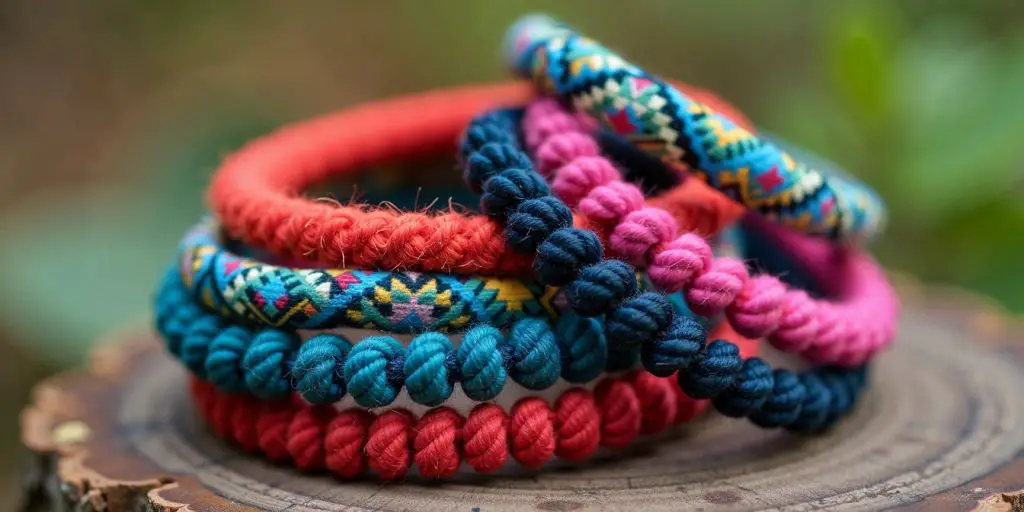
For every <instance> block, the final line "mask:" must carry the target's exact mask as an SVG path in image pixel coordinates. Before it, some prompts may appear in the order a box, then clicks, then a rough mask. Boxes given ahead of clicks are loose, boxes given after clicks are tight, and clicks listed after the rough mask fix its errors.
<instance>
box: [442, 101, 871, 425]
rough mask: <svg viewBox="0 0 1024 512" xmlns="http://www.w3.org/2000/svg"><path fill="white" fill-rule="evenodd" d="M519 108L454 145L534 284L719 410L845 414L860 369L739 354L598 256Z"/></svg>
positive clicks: (616, 347)
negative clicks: (543, 172) (554, 185)
mask: <svg viewBox="0 0 1024 512" xmlns="http://www.w3.org/2000/svg"><path fill="white" fill-rule="evenodd" d="M521 115H522V112H521V111H520V110H499V111H494V112H488V113H485V114H482V115H480V116H477V117H476V118H475V119H474V120H473V121H472V122H471V123H470V126H469V128H468V129H467V130H466V133H465V137H464V139H463V142H462V145H461V147H460V157H461V158H462V161H463V163H464V165H465V178H466V181H467V183H468V185H469V187H470V188H471V189H472V190H473V191H475V192H478V193H480V194H481V207H482V209H483V210H484V211H485V212H486V213H487V214H489V215H491V216H492V217H494V218H495V219H497V220H499V221H500V222H503V223H504V224H505V236H506V240H507V243H508V244H509V246H510V247H512V248H513V249H514V250H516V251H518V252H522V253H534V252H535V253H536V258H535V261H534V269H535V270H536V271H537V275H538V277H539V278H540V280H541V282H542V283H544V284H547V285H550V286H563V285H564V286H567V297H568V300H569V306H570V308H571V309H573V310H574V311H575V312H577V313H579V314H580V315H582V316H587V317H597V316H602V315H603V317H604V321H605V330H606V333H607V339H608V341H609V350H610V351H627V350H630V349H632V348H635V347H640V351H641V360H642V362H643V364H644V366H645V367H646V368H647V369H648V371H650V372H651V373H654V374H656V375H659V376H666V375H671V374H672V373H673V372H677V371H678V376H677V378H678V381H679V386H680V388H681V389H682V390H683V391H684V392H686V393H687V394H688V395H690V396H691V397H694V398H701V399H703V398H708V399H712V401H713V403H714V404H715V406H716V407H717V408H718V410H719V411H721V412H722V413H723V414H726V415H728V416H733V417H743V416H749V417H750V419H751V421H753V422H754V423H755V424H757V425H760V426H762V427H786V428H790V429H793V430H818V429H822V428H826V427H828V426H829V425H831V424H832V423H833V422H834V421H835V420H836V419H838V418H839V417H841V416H843V415H845V414H847V413H848V412H850V410H851V409H852V408H853V406H854V404H855V403H856V398H857V397H858V396H859V395H860V393H861V391H862V390H863V388H864V385H865V381H866V375H867V367H866V366H860V367H857V368H831V367H822V368H816V369H813V370H810V371H807V372H804V373H802V374H799V375H796V374H794V373H792V372H790V371H788V370H784V369H777V370H772V369H771V368H770V367H769V365H768V364H767V363H765V362H764V361H763V360H761V359H760V358H756V357H753V358H749V359H746V360H743V359H742V358H741V357H740V354H739V349H738V347H737V346H736V345H734V344H732V343H730V342H728V341H724V340H716V341H712V342H711V343H706V342H707V333H706V331H705V330H704V328H703V327H702V326H701V325H700V324H699V323H698V322H696V321H695V320H693V319H689V318H685V317H680V316H677V315H674V314H673V311H672V306H671V304H670V303H669V301H668V299H667V298H666V297H665V296H664V295H662V294H658V293H652V292H646V293H639V294H638V293H637V291H638V286H637V281H636V271H635V269H633V268H632V267H631V266H630V265H628V264H626V263H624V262H622V261H618V260H614V259H606V258H604V254H603V249H602V246H601V244H600V242H599V241H598V239H597V236H596V235H594V234H593V233H591V232H589V231H587V230H583V229H579V228H575V227H573V226H572V212H571V210H570V209H569V207H568V206H567V205H566V204H565V203H563V202H562V201H561V200H559V199H558V198H556V197H554V196H553V195H552V194H551V192H550V189H549V188H548V186H547V184H546V183H545V181H544V179H543V178H542V177H541V176H540V175H539V174H538V173H537V172H536V171H535V170H534V169H533V164H532V162H531V161H530V158H529V157H528V156H527V155H526V154H525V153H524V152H523V151H522V149H521V147H520V143H519V134H518V130H517V126H518V121H519V118H520V117H521Z"/></svg>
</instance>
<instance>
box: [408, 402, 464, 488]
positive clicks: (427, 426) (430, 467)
mask: <svg viewBox="0 0 1024 512" xmlns="http://www.w3.org/2000/svg"><path fill="white" fill-rule="evenodd" d="M462 423H463V420H462V416H459V413H457V412H455V411H454V410H452V409H449V408H447V407H438V408H437V409H432V410H431V411H429V412H427V413H426V414H424V415H423V417H422V418H420V421H419V423H418V424H417V425H416V436H415V438H414V439H413V451H414V452H415V454H416V456H415V459H416V465H417V466H418V467H419V468H420V474H421V475H423V476H425V477H429V478H443V477H446V476H451V475H454V474H455V472H456V471H458V470H459V463H460V462H461V457H460V456H459V446H461V445H462Z"/></svg>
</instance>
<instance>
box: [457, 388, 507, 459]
mask: <svg viewBox="0 0 1024 512" xmlns="http://www.w3.org/2000/svg"><path fill="white" fill-rule="evenodd" d="M507 429H508V418H507V417H506V416H505V411H503V410H502V409H501V407H498V406H497V405H494V404H480V405H478V406H476V407H475V408H473V411H472V412H470V413H469V418H467V419H466V424H465V425H464V426H463V427H462V435H463V439H464V442H465V444H464V445H463V455H464V456H465V457H466V464H469V466H470V467H471V468H473V469H474V470H475V471H477V472H479V473H490V472H491V471H494V470H496V469H498V468H500V467H501V466H503V465H504V464H505V461H506V460H508V443H507V442H506V441H505V440H506V439H507V438H508V430H507Z"/></svg>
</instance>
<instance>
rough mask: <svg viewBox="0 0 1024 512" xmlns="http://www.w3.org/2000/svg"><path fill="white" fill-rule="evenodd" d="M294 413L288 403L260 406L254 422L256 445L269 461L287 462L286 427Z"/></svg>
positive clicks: (271, 403)
mask: <svg viewBox="0 0 1024 512" xmlns="http://www.w3.org/2000/svg"><path fill="white" fill-rule="evenodd" d="M295 412H296V410H295V408H294V407H293V406H292V404H290V403H288V402H264V403H261V404H260V415H259V419H257V420H256V437H257V443H256V444H257V445H258V446H259V448H260V451H261V452H263V453H265V454H266V455H267V458H268V459H270V460H271V461H274V462H283V461H285V460H288V425H289V424H291V422H292V418H293V417H294V416H295ZM211 421H212V419H211Z"/></svg>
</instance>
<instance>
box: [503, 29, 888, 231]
mask: <svg viewBox="0 0 1024 512" xmlns="http://www.w3.org/2000/svg"><path fill="white" fill-rule="evenodd" d="M506 46H507V48H506V52H507V55H508V57H509V59H510V60H511V62H512V63H513V67H514V68H515V70H516V72H517V73H519V74H520V75H522V76H525V77H531V78H532V79H533V80H534V81H535V82H536V84H537V85H538V86H539V87H540V88H541V90H543V91H544V92H546V93H549V94H556V95H558V96H559V97H562V98H567V99H569V100H571V101H572V102H573V104H574V105H575V107H576V108H577V109H579V110H580V111H582V112H586V113H589V114H590V115H592V116H594V117H595V118H597V119H598V120H600V121H601V122H602V123H603V124H604V125H605V126H607V127H608V128H610V129H611V130H613V131H615V132H616V133H618V134H619V135H622V136H625V137H627V138H628V139H629V140H631V141H632V142H633V143H634V144H636V146H637V147H638V148H640V149H642V150H644V151H647V152H649V153H652V154H655V155H657V156H658V157H659V158H662V159H663V160H664V161H665V162H667V163H670V164H680V163H681V164H685V165H686V166H687V167H688V168H689V169H690V170H691V172H695V173H696V174H697V175H698V176H700V177H701V178H702V179H703V180H705V181H707V182H708V183H709V184H711V185H712V186H714V187H715V188H717V189H719V190H720V191H722V192H723V193H725V194H726V195H728V196H729V197H730V198H732V199H734V200H735V201H737V202H740V203H741V204H743V205H745V206H746V207H748V208H750V209H751V210H753V211H756V212H758V213H760V214H762V215H764V216H766V217H767V218H769V219H771V220H774V221H778V222H780V223H782V224H784V225H786V226H789V227H792V228H795V229H798V230H800V231H802V232H804V233H808V234H813V235H820V236H826V237H829V238H834V239H839V240H843V241H851V242H856V243H861V242H864V241H866V240H867V239H869V238H871V237H873V236H874V235H875V234H877V233H878V232H879V231H881V230H882V229H883V227H884V221H885V209H884V206H883V204H882V202H881V200H880V199H879V198H878V197H877V196H876V195H875V194H874V193H873V192H872V191H870V190H869V189H867V188H866V187H864V186H863V185H861V184H858V183H854V182H852V181H849V180H844V179H842V178H841V177H839V176H829V175H825V174H822V173H821V172H820V171H818V170H815V169H811V168H810V167H808V166H807V165H805V164H803V163H801V162H797V161H795V160H794V159H793V158H792V157H791V156H790V155H789V154H788V153H786V152H785V151H783V150H781V149H780V148H778V147H777V146H776V145H774V144H773V143H772V142H771V141H768V140H766V139H764V138H760V137H758V136H756V135H754V134H752V133H751V132H749V131H748V130H745V129H743V128H741V127H739V126H737V125H736V124H735V123H734V122H732V121H731V120H729V119H728V118H727V117H725V116H722V115H720V114H718V113H716V112H715V111H714V110H713V109H712V108H709V107H708V106H706V105H702V104H700V103H699V102H697V101H694V99H693V98H691V97H690V96H688V95H687V94H685V93H684V92H681V91H679V90H678V89H676V88H675V87H673V86H672V85H670V84H668V83H667V82H665V81H663V80H661V79H659V78H657V77H655V76H653V75H651V74H648V73H646V72H645V71H643V70H641V69H640V68H638V67H637V66H635V65H633V64H631V63H629V62H627V61H625V60H624V59H623V58H622V57H620V56H618V55H616V54H615V53H613V52H612V51H610V50H608V49H607V48H604V47H603V46H601V45H599V44H598V43H596V42H595V41H593V40H590V39H587V38H585V37H582V36H580V35H579V34H577V33H575V32H573V31H572V30H571V29H569V28H567V27H565V26H564V25H560V24H557V23H555V22H554V21H553V20H551V19H550V18H547V17H544V16H529V17H526V18H523V19H522V20H520V21H518V22H517V23H516V24H515V25H514V26H513V27H512V28H511V30H510V31H509V34H508V36H507V43H506Z"/></svg>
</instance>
